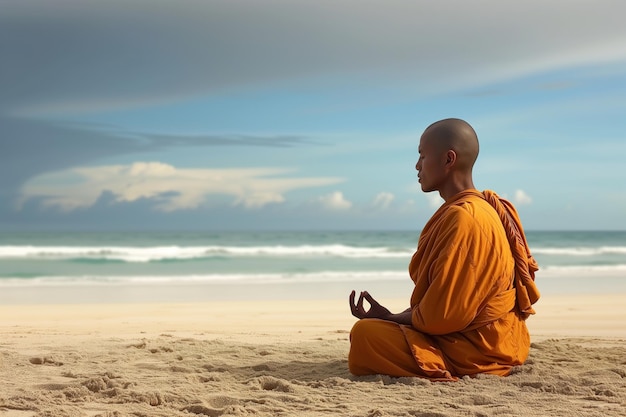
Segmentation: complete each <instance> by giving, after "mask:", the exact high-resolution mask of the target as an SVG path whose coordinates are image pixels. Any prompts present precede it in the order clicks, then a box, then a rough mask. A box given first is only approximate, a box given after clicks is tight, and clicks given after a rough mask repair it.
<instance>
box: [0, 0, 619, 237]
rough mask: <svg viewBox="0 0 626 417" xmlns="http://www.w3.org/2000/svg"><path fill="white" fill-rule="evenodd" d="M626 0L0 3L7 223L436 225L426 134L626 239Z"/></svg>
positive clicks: (530, 202)
mask: <svg viewBox="0 0 626 417" xmlns="http://www.w3.org/2000/svg"><path fill="white" fill-rule="evenodd" d="M624 16H626V2H624V1H622V0H615V1H609V0H590V1H581V0H567V1H556V0H553V1H546V0H541V1H535V0H527V1H524V2H508V1H501V0H484V1H465V0H463V1H461V0H459V1H449V0H448V1H446V0H442V1H437V2H433V1H426V0H415V1H399V0H385V1H369V0H345V1H338V0H331V1H329V0H315V1H298V0H288V1H287V0H285V1H282V0H274V1H267V0H257V1H252V0H249V1H238V0H224V1H220V0H217V1H211V0H204V1H201V0H176V1H173V0H172V1H163V0H149V1H148V0H146V1H139V0H123V1H118V0H107V1H106V2H103V1H101V2H95V1H90V2H87V1H84V0H0V230H4V231H40V230H68V231H74V230H344V229H345V230H419V229H421V228H422V227H423V225H424V223H425V222H426V221H427V220H428V219H429V217H430V216H431V215H432V214H433V212H434V211H435V210H436V208H437V207H438V206H439V205H440V204H441V203H442V200H441V199H440V198H439V196H438V195H437V194H436V193H435V194H433V193H429V194H425V193H422V192H421V190H420V187H419V183H418V182H417V176H416V171H415V163H416V161H417V157H418V152H417V147H418V143H419V138H420V136H421V134H422V132H423V131H424V129H425V128H426V127H427V126H428V125H430V124H431V123H432V122H435V121H437V120H440V119H444V118H448V117H456V118H462V119H464V120H466V121H467V122H469V123H470V124H471V125H472V126H473V127H474V129H475V130H476V131H477V133H478V137H479V141H480V147H481V150H480V155H479V158H478V161H477V163H476V166H475V169H474V183H475V185H476V187H477V188H478V189H481V190H482V189H490V190H494V191H496V192H497V193H498V194H500V195H501V196H503V197H505V198H508V199H509V200H511V201H512V202H513V203H514V204H515V205H516V207H517V209H518V211H519V213H520V216H521V218H522V221H523V223H524V226H525V228H526V229H527V230H626V215H625V213H626V173H625V168H626V164H625V162H624V158H625V157H626V24H624Z"/></svg>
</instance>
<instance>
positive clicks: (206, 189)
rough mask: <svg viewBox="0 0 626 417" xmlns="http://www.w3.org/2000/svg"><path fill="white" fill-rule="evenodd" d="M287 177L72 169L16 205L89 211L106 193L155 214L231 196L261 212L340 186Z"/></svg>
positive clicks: (44, 180) (135, 167)
mask: <svg viewBox="0 0 626 417" xmlns="http://www.w3.org/2000/svg"><path fill="white" fill-rule="evenodd" d="M288 172H289V171H288V170H285V169H277V168H242V169H189V168H175V167H173V166H171V165H168V164H164V163H161V162H135V163H133V164H131V165H109V166H97V167H83V168H73V169H70V170H65V171H59V172H55V173H50V174H44V175H41V176H39V177H37V178H34V179H33V180H31V181H28V182H27V183H26V184H25V185H24V187H23V188H22V190H21V198H20V205H23V204H24V203H25V202H26V201H28V200H30V199H39V200H40V201H41V203H42V205H43V206H45V207H54V208H57V209H60V210H64V211H72V210H77V209H81V208H87V207H91V206H93V205H94V204H95V203H96V202H97V201H98V199H99V198H100V196H101V195H103V194H104V193H110V194H111V195H113V196H114V199H113V202H114V203H115V202H117V203H121V202H133V201H138V200H140V199H150V200H152V201H153V202H154V208H155V209H157V210H159V211H165V212H171V211H176V210H186V209H195V208H198V207H200V206H204V205H210V204H211V198H216V196H230V197H231V198H233V201H232V204H234V205H241V206H244V207H246V208H261V207H264V206H266V205H267V204H270V203H281V202H283V201H285V197H284V195H285V194H286V193H287V192H289V191H292V190H297V189H301V188H308V187H321V186H325V185H330V184H337V183H339V182H341V181H342V179H341V178H330V177H325V178H324V177H319V178H315V177H311V178H298V177H289V176H287V175H286V174H287V173H288ZM340 200H341V199H340ZM336 203H337V202H336ZM338 203H341V201H339V202H338Z"/></svg>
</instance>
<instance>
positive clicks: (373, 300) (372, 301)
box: [363, 291, 379, 305]
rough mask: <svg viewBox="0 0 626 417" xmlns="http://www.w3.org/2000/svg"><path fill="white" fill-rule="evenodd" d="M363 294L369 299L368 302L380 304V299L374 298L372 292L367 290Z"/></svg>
mask: <svg viewBox="0 0 626 417" xmlns="http://www.w3.org/2000/svg"><path fill="white" fill-rule="evenodd" d="M363 296H364V297H365V299H366V300H367V302H368V303H370V305H379V304H378V301H376V300H375V299H374V297H372V296H371V295H370V293H368V292H367V291H365V293H364V294H363Z"/></svg>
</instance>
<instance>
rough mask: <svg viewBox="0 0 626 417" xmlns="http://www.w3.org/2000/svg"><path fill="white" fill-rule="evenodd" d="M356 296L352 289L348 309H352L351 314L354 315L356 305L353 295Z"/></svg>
mask: <svg viewBox="0 0 626 417" xmlns="http://www.w3.org/2000/svg"><path fill="white" fill-rule="evenodd" d="M355 296H356V292H355V291H354V290H352V292H351V293H350V311H352V315H353V316H356V305H355V304H354V297H355Z"/></svg>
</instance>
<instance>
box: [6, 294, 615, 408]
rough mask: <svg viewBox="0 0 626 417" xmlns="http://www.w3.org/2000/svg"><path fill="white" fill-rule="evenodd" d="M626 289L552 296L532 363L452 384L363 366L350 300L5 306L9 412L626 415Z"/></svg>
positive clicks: (534, 327) (538, 323) (541, 314)
mask: <svg viewBox="0 0 626 417" xmlns="http://www.w3.org/2000/svg"><path fill="white" fill-rule="evenodd" d="M624 300H626V296H624V295H621V294H620V295H615V294H613V295H593V296H586V297H583V296H580V295H568V296H560V297H557V296H549V297H545V296H544V298H542V300H541V301H540V303H538V305H537V306H536V307H537V311H538V314H537V315H535V316H533V317H531V318H530V319H529V322H528V324H529V328H530V330H531V334H532V338H533V344H532V349H531V354H530V357H529V359H528V361H527V363H526V364H525V365H524V366H521V367H519V368H517V369H515V371H514V372H513V374H512V375H511V376H509V377H505V378H502V377H496V376H488V375H482V376H479V377H476V378H467V377H466V378H463V379H461V380H460V381H458V382H453V383H450V382H446V383H441V382H438V383H435V382H430V381H428V380H424V379H419V378H390V377H385V376H371V377H354V376H351V375H350V373H349V372H348V369H347V360H346V357H347V352H348V348H349V341H348V336H349V330H350V327H351V325H352V323H353V322H354V319H353V318H352V317H351V316H350V315H349V313H348V306H347V301H346V300H343V299H341V300H339V299H323V300H319V301H316V300H311V299H304V300H303V299H300V300H291V301H290V300H285V299H280V300H261V301H252V300H251V301H245V302H238V301H224V302H219V301H211V302H181V303H176V304H172V303H146V302H142V303H132V302H121V303H89V304H81V303H80V302H78V303H76V302H74V303H72V304H70V303H64V304H42V303H39V304H20V303H16V304H13V305H4V306H0V334H1V341H0V361H1V365H0V369H1V371H0V379H1V380H0V416H16V417H18V416H19V417H30V416H46V417H54V416H107V417H110V416H168V417H170V416H198V417H203V416H211V417H215V416H248V415H249V416H422V417H436V416H477V417H478V416H623V415H625V414H626V342H625V341H626V306H624ZM380 301H381V302H384V303H385V304H387V305H388V306H390V307H392V309H394V308H395V309H400V308H403V307H404V301H403V300H397V299H391V300H380Z"/></svg>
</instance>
